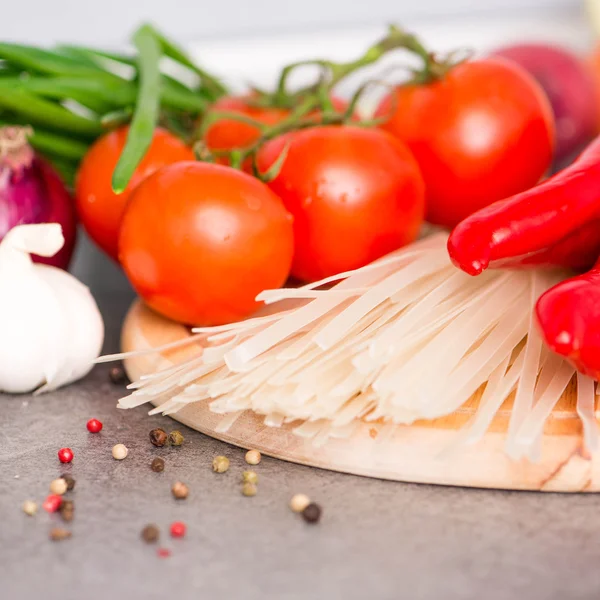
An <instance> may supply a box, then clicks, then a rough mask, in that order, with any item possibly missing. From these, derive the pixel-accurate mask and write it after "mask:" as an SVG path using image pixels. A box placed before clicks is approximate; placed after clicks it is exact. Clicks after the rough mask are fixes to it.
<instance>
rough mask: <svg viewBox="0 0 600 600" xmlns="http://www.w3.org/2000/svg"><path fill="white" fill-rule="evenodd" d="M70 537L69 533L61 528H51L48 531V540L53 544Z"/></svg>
mask: <svg viewBox="0 0 600 600" xmlns="http://www.w3.org/2000/svg"><path fill="white" fill-rule="evenodd" d="M70 537H71V532H70V531H69V530H68V529H63V528H62V527H53V528H52V529H51V530H50V539H51V540H52V541H53V542H60V541H62V540H66V539H68V538H70Z"/></svg>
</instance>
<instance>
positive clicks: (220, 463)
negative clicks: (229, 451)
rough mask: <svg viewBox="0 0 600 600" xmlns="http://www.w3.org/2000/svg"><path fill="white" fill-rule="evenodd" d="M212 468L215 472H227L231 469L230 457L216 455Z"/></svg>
mask: <svg viewBox="0 0 600 600" xmlns="http://www.w3.org/2000/svg"><path fill="white" fill-rule="evenodd" d="M212 468H213V471H214V472H215V473H225V471H227V469H229V459H228V458H227V457H226V456H215V457H214V458H213V463H212Z"/></svg>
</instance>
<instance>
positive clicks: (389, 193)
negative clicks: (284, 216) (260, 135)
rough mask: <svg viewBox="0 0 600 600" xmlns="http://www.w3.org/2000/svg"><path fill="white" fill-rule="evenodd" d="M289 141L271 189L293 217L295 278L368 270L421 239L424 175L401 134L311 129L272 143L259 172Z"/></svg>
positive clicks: (264, 152) (312, 278)
mask: <svg viewBox="0 0 600 600" xmlns="http://www.w3.org/2000/svg"><path fill="white" fill-rule="evenodd" d="M286 146H288V152H287V157H286V159H285V162H284V163H283V167H282V169H281V171H280V173H279V175H278V176H277V177H276V178H275V179H274V180H273V181H272V182H271V183H269V187H270V188H271V189H272V190H273V191H274V192H275V193H276V194H277V195H278V196H279V197H280V198H281V199H282V200H283V202H284V204H285V206H286V208H287V209H288V210H289V211H290V212H291V213H292V214H293V215H294V237H295V252H294V262H293V265H292V275H293V276H294V277H296V278H298V279H300V280H302V281H316V280H318V279H321V278H323V277H328V276H330V275H334V274H336V273H340V272H342V271H347V270H349V269H355V268H358V267H362V266H364V265H366V264H368V263H370V262H371V261H373V260H375V259H376V258H379V257H381V256H383V255H384V254H387V253H389V252H391V251H392V250H395V249H397V248H399V247H401V246H403V245H405V244H408V243H410V242H412V241H413V240H414V239H415V238H416V237H417V235H418V232H419V229H420V227H421V224H422V222H423V216H424V210H425V205H424V202H425V199H424V195H425V193H424V185H423V179H422V177H421V173H420V171H419V167H418V165H417V163H416V161H415V159H414V158H413V156H412V154H411V153H410V151H409V150H408V149H407V148H406V146H405V145H404V144H402V143H401V142H399V141H398V140H397V139H395V138H393V137H392V136H390V135H388V134H387V133H385V132H383V131H380V130H370V129H365V128H361V127H353V126H340V127H336V126H324V127H315V128H312V129H306V130H303V131H298V132H294V133H292V134H288V135H287V136H283V137H281V138H277V139H275V140H273V141H271V142H269V143H268V144H266V145H265V146H264V147H263V149H262V150H261V151H260V152H259V155H258V166H259V170H260V171H261V172H264V171H265V170H266V169H267V168H268V167H269V166H270V165H272V164H273V162H274V161H275V160H276V159H277V157H278V156H279V155H280V154H281V152H282V151H283V150H284V148H285V147H286Z"/></svg>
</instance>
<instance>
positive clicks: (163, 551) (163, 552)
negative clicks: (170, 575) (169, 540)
mask: <svg viewBox="0 0 600 600" xmlns="http://www.w3.org/2000/svg"><path fill="white" fill-rule="evenodd" d="M156 554H158V556H160V558H167V556H171V551H170V550H169V549H168V548H159V549H158V550H157V551H156Z"/></svg>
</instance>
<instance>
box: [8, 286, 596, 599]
mask: <svg viewBox="0 0 600 600" xmlns="http://www.w3.org/2000/svg"><path fill="white" fill-rule="evenodd" d="M129 299H130V293H126V292H116V291H115V292H113V293H111V294H110V295H109V296H103V295H100V296H99V300H100V305H101V307H102V309H103V312H104V314H105V317H106V322H107V327H108V336H107V350H114V349H115V345H116V343H117V340H118V330H119V325H120V320H121V318H122V315H123V314H124V311H125V309H126V306H127V302H128V301H129ZM107 372H108V368H107V367H98V368H96V369H95V370H94V372H93V373H92V374H91V375H90V376H89V377H88V378H87V379H86V380H85V381H83V382H80V383H78V384H76V385H72V386H70V387H68V388H67V389H64V390H61V391H58V392H56V393H54V394H51V395H47V396H42V397H37V398H33V397H29V396H19V397H8V396H0V404H1V409H0V444H1V445H0V447H1V449H2V450H1V452H0V473H1V475H0V519H1V520H0V541H1V544H0V599H2V600H42V599H43V600H54V599H56V600H58V599H63V600H71V599H73V600H75V599H77V600H105V599H115V600H122V599H133V600H137V599H144V600H154V599H161V600H166V599H167V598H168V599H169V600H172V599H188V598H194V599H201V598H207V599H209V598H210V599H212V600H215V599H217V600H218V599H222V598H223V599H238V598H239V599H243V600H258V599H263V598H267V599H278V600H279V599H281V600H300V599H319V600H320V599H323V600H330V599H331V600H335V599H338V598H339V599H344V600H362V599H367V598H368V599H377V600H380V599H398V598H406V599H410V600H412V599H415V600H416V599H427V600H438V599H443V600H458V599H470V598H476V599H480V598H481V599H485V600H496V599H505V598H506V599H509V598H510V599H520V598H523V599H533V598H543V599H554V598H556V599H559V598H560V599H562V598H569V599H580V598H581V599H583V598H586V599H587V598H598V597H600V576H599V574H598V571H599V565H600V543H599V535H600V517H599V511H598V507H599V499H598V497H597V496H593V495H588V496H585V495H569V496H567V495H553V494H549V495H542V494H530V493H516V492H515V493H509V492H492V491H481V490H463V489H456V488H440V487H433V486H425V485H409V484H400V483H392V482H385V481H375V480H369V479H363V478H359V477H352V476H348V475H341V474H336V473H328V472H325V471H320V470H316V469H310V468H307V467H302V466H297V465H291V464H286V463H284V462H280V461H277V460H272V459H268V458H265V459H263V461H262V463H261V464H260V465H259V466H258V467H256V470H257V472H258V473H259V475H260V485H259V493H258V495H257V496H256V497H254V498H245V497H243V496H242V495H241V494H240V485H239V477H240V474H241V471H242V470H243V469H244V467H245V463H244V461H243V453H242V451H241V450H239V449H236V448H232V447H229V446H227V445H225V444H222V443H220V442H217V441H214V440H211V439H209V438H207V437H205V436H203V435H201V434H199V433H196V432H193V431H190V430H187V429H186V428H184V427H180V426H178V425H177V424H176V423H175V422H173V421H171V420H170V419H168V418H163V417H148V416H147V414H146V409H145V408H143V407H142V408H140V409H137V410H133V411H120V410H117V409H116V408H115V403H116V400H117V398H118V396H119V394H120V392H121V390H120V389H118V388H115V387H114V386H112V385H111V384H109V383H108V381H107ZM91 417H97V418H99V419H101V420H102V421H103V422H104V429H103V431H102V433H101V434H98V435H92V434H89V433H88V432H87V430H86V427H85V424H86V421H87V420H88V419H89V418H91ZM155 426H162V427H164V428H165V429H167V430H170V429H172V428H175V427H178V428H180V429H181V430H182V431H183V433H184V435H185V436H186V441H185V444H184V446H183V447H181V448H172V449H155V448H153V447H152V446H151V445H150V443H149V441H148V437H147V436H148V431H149V430H150V429H151V428H152V427H155ZM118 442H123V443H125V444H126V445H127V446H128V447H129V449H130V454H129V457H128V458H127V459H126V460H124V461H123V462H117V461H115V460H113V459H112V457H111V448H112V446H113V445H114V444H115V443H118ZM61 446H70V447H71V448H72V449H73V450H74V452H75V459H74V461H73V463H72V464H71V465H70V466H68V467H67V468H63V467H62V466H61V465H60V464H59V462H58V460H57V457H56V452H57V450H58V449H59V448H60V447H61ZM217 454H225V455H227V456H229V457H230V459H231V468H230V470H229V472H228V473H226V474H223V475H217V474H214V473H213V472H212V470H211V466H210V465H211V461H212V458H213V457H214V456H215V455H217ZM155 456H162V457H164V459H165V461H166V469H165V471H164V473H160V474H157V473H153V472H152V471H151V470H150V467H149V465H150V461H151V460H152V458H153V457H155ZM63 471H69V472H70V473H72V475H73V476H74V477H75V478H76V479H77V485H76V488H75V491H74V492H73V493H72V497H73V499H74V500H75V503H76V518H75V520H74V521H73V523H72V531H73V537H72V539H70V540H66V541H63V542H58V543H53V542H50V541H49V540H48V537H47V536H48V531H49V529H50V527H51V526H52V525H53V524H54V523H58V519H57V517H56V515H53V516H50V515H48V514H46V513H45V512H44V511H43V510H42V511H40V513H38V515H37V516H35V517H27V516H25V515H24V514H23V513H22V512H21V508H20V507H21V503H22V502H23V501H24V500H25V499H27V498H33V499H35V500H38V501H41V500H42V499H43V498H44V496H45V495H46V493H47V489H48V484H49V482H50V481H51V480H52V479H53V478H55V477H57V476H58V475H60V474H61V473H62V472H63ZM177 479H180V480H182V481H184V482H186V483H187V484H188V485H189V488H190V496H189V498H188V499H187V500H186V501H176V500H175V499H173V498H172V496H171V494H170V485H171V483H172V482H174V481H175V480H177ZM295 492H306V493H308V494H309V495H311V496H312V497H314V498H315V499H317V500H318V501H319V502H320V503H321V504H322V505H323V508H324V516H323V520H322V522H321V523H320V524H319V525H316V526H309V525H306V524H305V523H303V522H302V521H301V519H300V518H298V517H297V515H294V514H292V513H291V512H290V510H289V509H288V507H287V502H288V500H289V498H290V496H291V495H292V494H293V493H295ZM174 520H183V521H185V522H186V523H187V525H188V536H187V537H186V538H185V539H183V540H171V539H169V536H168V533H167V529H168V525H169V523H170V522H172V521H174ZM151 522H153V523H156V524H157V525H159V526H160V527H161V530H162V542H161V544H160V545H161V546H162V545H164V546H165V547H167V548H170V549H171V550H172V555H171V556H170V557H169V558H158V557H157V555H156V547H155V546H148V545H146V544H144V543H143V542H142V541H141V540H140V535H139V534H140V530H141V529H142V527H143V526H144V525H145V524H147V523H151Z"/></svg>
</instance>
